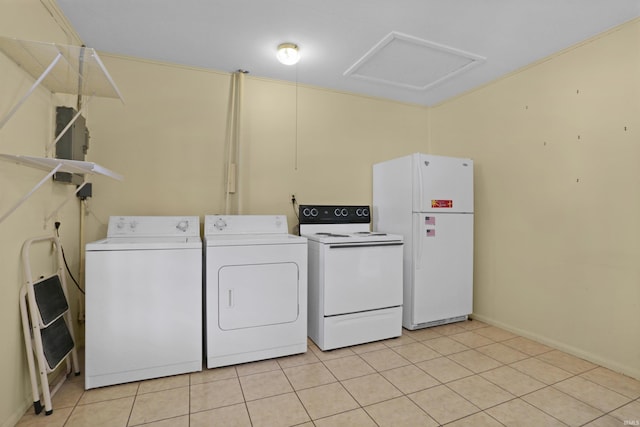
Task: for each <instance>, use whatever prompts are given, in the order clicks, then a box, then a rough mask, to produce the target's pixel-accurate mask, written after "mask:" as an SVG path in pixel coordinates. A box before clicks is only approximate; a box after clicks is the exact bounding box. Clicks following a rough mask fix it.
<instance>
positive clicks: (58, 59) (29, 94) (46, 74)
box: [0, 53, 62, 129]
mask: <svg viewBox="0 0 640 427" xmlns="http://www.w3.org/2000/svg"><path fill="white" fill-rule="evenodd" d="M60 58H62V53H58V54H57V55H56V57H55V58H53V61H51V64H49V66H48V67H47V68H46V69H45V70H44V72H43V73H42V74H41V75H40V77H39V78H38V79H37V80H36V81H35V83H34V84H33V85H32V86H31V88H30V89H29V90H28V91H27V93H26V94H25V95H24V96H23V97H22V99H21V100H20V101H18V103H17V104H16V105H14V107H13V108H12V109H11V110H10V111H9V112H8V113H7V114H5V116H4V117H3V118H2V120H0V129H2V128H3V127H4V125H5V124H6V123H7V122H8V121H9V119H10V118H11V117H12V116H13V115H14V114H15V113H16V111H18V109H19V108H20V107H21V106H22V104H23V103H24V102H25V101H26V100H27V98H29V96H31V94H32V93H33V91H35V90H36V88H37V87H38V86H39V85H40V83H42V81H43V80H44V79H45V78H46V77H47V76H48V75H49V73H50V72H51V70H53V67H55V66H56V64H57V63H58V61H60Z"/></svg>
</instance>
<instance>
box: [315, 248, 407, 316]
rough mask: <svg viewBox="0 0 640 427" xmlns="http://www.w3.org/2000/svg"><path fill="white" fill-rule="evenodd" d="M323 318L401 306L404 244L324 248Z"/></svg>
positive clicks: (322, 275)
mask: <svg viewBox="0 0 640 427" xmlns="http://www.w3.org/2000/svg"><path fill="white" fill-rule="evenodd" d="M322 246H323V249H322V255H323V256H322V258H323V262H322V263H321V265H322V267H321V269H322V273H323V274H321V277H323V280H321V282H322V284H321V287H322V289H323V290H324V313H323V314H324V316H334V315H338V314H346V313H356V312H360V311H366V310H373V309H378V308H385V307H394V306H400V305H402V244H401V243H378V244H375V243H370V244H364V245H357V244H349V245H322Z"/></svg>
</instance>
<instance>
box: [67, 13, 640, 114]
mask: <svg viewBox="0 0 640 427" xmlns="http://www.w3.org/2000/svg"><path fill="white" fill-rule="evenodd" d="M57 2H58V4H59V6H60V8H61V10H62V11H63V12H64V14H65V15H66V16H67V18H68V19H69V21H70V22H71V24H72V25H73V27H74V29H75V30H76V31H77V32H78V34H79V35H80V37H81V38H82V39H83V42H84V43H85V44H86V45H87V46H89V47H92V48H95V49H97V50H99V51H103V52H108V53H114V54H122V55H128V56H134V57H140V58H147V59H152V60H159V61H166V62H171V63H177V64H185V65H189V66H197V67H204V68H209V69H215V70H220V71H225V72H233V71H236V70H238V69H243V70H247V71H249V73H250V74H251V75H253V76H260V77H268V78H273V79H278V80H287V81H298V82H300V83H304V84H309V85H314V86H319V87H324V88H330V89H335V90H339V91H345V92H352V93H357V94H363V95H368V96H374V97H381V98H386V99H392V100H397V101H402V102H409V103H415V104H421V105H434V104H437V103H439V102H442V101H444V100H446V99H449V98H451V97H453V96H456V95H458V94H461V93H463V92H466V91H468V90H470V89H473V88H475V87H478V86H480V85H482V84H485V83H488V82H490V81H492V80H495V79H497V78H499V77H500V76H503V75H505V74H507V73H509V72H512V71H514V70H517V69H519V68H521V67H524V66H526V65H528V64H531V63H532V62H535V61H537V60H539V59H542V58H544V57H546V56H549V55H551V54H553V53H556V52H558V51H561V50H563V49H565V48H567V47H570V46H572V45H575V44H576V43H579V42H581V41H583V40H585V39H588V38H590V37H592V36H594V35H597V34H599V33H601V32H603V31H606V30H608V29H610V28H612V27H615V26H617V25H619V24H622V23H624V22H627V21H629V20H631V19H634V18H636V17H638V16H640V0H313V1H312V0H135V1H132V0H57ZM283 42H292V43H296V44H298V45H299V47H300V53H301V55H302V59H301V61H300V62H299V63H298V65H295V66H285V65H282V64H280V63H278V62H277V60H276V58H275V51H276V47H277V45H278V44H280V43H283ZM638 47H639V48H640V40H639V42H638ZM116 83H117V82H116Z"/></svg>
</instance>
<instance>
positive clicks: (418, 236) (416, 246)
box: [413, 214, 423, 270]
mask: <svg viewBox="0 0 640 427" xmlns="http://www.w3.org/2000/svg"><path fill="white" fill-rule="evenodd" d="M421 218H422V216H421V214H418V215H414V221H415V224H414V230H415V234H414V239H413V242H414V243H413V257H414V260H413V265H415V267H416V270H420V260H421V259H422V244H423V239H422V226H421V222H420V220H421Z"/></svg>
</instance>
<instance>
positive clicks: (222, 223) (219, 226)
mask: <svg viewBox="0 0 640 427" xmlns="http://www.w3.org/2000/svg"><path fill="white" fill-rule="evenodd" d="M213 226H214V227H215V228H216V229H217V230H224V229H225V228H227V222H226V221H225V220H224V219H222V218H218V219H217V220H216V222H214V223H213Z"/></svg>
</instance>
